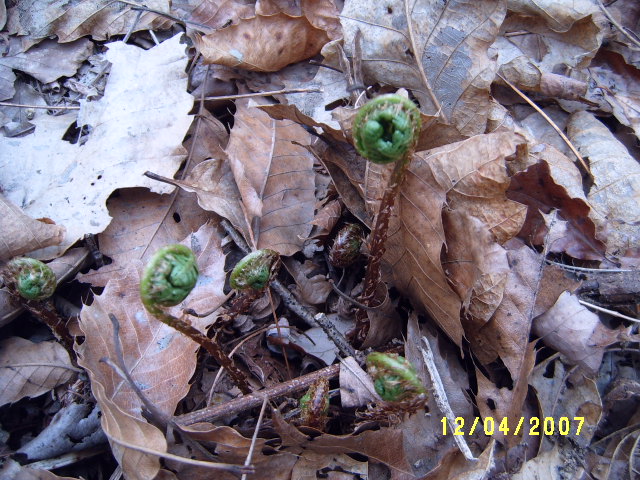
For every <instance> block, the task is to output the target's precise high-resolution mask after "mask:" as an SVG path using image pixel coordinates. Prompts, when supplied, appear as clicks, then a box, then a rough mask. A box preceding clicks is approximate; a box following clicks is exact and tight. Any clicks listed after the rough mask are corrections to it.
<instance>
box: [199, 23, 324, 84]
mask: <svg viewBox="0 0 640 480" xmlns="http://www.w3.org/2000/svg"><path fill="white" fill-rule="evenodd" d="M328 41H329V37H328V35H327V32H326V31H324V30H321V29H319V28H316V27H314V26H313V25H312V24H311V23H310V22H309V20H308V19H307V18H305V17H292V16H289V15H286V14H284V13H279V14H276V15H270V16H262V15H256V16H255V17H253V18H249V19H241V20H240V21H239V22H238V24H237V25H231V26H230V27H227V28H223V29H221V30H217V31H216V32H214V33H210V34H207V35H203V36H195V38H194V44H195V46H196V48H197V49H198V50H199V51H200V53H201V54H202V55H203V57H204V61H205V63H206V64H210V63H217V64H221V65H227V66H230V67H239V68H244V69H246V70H255V71H260V72H274V71H277V70H280V69H281V68H283V67H285V66H287V65H289V64H290V63H295V62H299V61H300V60H304V59H306V58H309V57H312V56H314V55H316V54H317V53H319V52H320V49H321V48H322V46H323V45H324V44H325V43H327V42H328Z"/></svg>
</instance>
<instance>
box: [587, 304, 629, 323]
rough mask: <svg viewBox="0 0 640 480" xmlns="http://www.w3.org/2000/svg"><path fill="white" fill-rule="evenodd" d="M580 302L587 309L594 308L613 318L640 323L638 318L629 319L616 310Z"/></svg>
mask: <svg viewBox="0 0 640 480" xmlns="http://www.w3.org/2000/svg"><path fill="white" fill-rule="evenodd" d="M578 301H579V302H580V304H581V305H584V306H585V307H587V308H593V309H594V310H597V311H599V312H603V313H607V314H609V315H611V316H613V317H618V318H622V319H624V320H629V321H630V322H636V323H640V320H638V319H637V318H633V317H628V316H626V315H623V314H622V313H618V312H616V311H615V310H609V309H606V308H602V307H599V306H598V305H594V304H593V303H589V302H585V301H584V300H578Z"/></svg>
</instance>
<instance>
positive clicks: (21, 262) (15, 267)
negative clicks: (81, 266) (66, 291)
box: [5, 257, 57, 300]
mask: <svg viewBox="0 0 640 480" xmlns="http://www.w3.org/2000/svg"><path fill="white" fill-rule="evenodd" d="M5 281H6V282H7V283H9V284H11V285H13V286H14V288H15V290H16V292H18V293H19V294H20V296H21V297H22V298H24V299H25V300H45V299H47V298H49V297H50V296H51V295H53V292H55V290H56V286H57V282H56V275H55V274H54V273H53V270H51V268H50V267H49V266H48V265H46V264H44V263H42V262H41V261H40V260H36V259H34V258H27V257H24V258H14V259H13V260H11V261H10V262H9V263H8V264H7V267H6V275H5Z"/></svg>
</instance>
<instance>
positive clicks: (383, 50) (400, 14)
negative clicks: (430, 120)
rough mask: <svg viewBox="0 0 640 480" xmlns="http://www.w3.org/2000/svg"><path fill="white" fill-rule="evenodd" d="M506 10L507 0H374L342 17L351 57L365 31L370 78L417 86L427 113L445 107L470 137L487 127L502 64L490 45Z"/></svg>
mask: <svg viewBox="0 0 640 480" xmlns="http://www.w3.org/2000/svg"><path fill="white" fill-rule="evenodd" d="M405 8H406V9H407V10H408V11H409V16H410V17H411V24H412V31H413V35H410V34H409V29H408V25H407V19H406V17H405V11H406V10H405ZM505 13H506V2H505V1H495V0H481V1H476V2H463V1H449V2H446V3H438V2H427V1H417V2H406V1H403V0H394V1H391V2H384V3H379V4H376V5H375V7H373V8H372V6H371V5H370V2H366V1H363V0H349V1H347V2H345V7H344V9H343V11H342V15H341V17H340V19H341V21H342V26H343V29H344V37H345V50H346V51H347V54H348V55H349V56H350V57H352V56H353V55H354V51H353V45H354V38H355V35H356V32H357V31H358V30H360V31H361V32H362V67H363V73H364V75H365V80H367V81H368V82H369V83H373V82H378V83H382V84H387V85H393V86H396V87H404V88H407V89H409V90H412V91H413V93H414V94H415V95H416V96H417V97H418V99H419V101H420V105H421V108H422V110H423V111H424V112H425V113H429V114H431V115H435V114H438V113H441V114H442V116H443V117H444V118H445V119H447V123H450V124H452V125H454V126H456V127H457V129H458V130H459V131H460V133H462V134H464V135H468V136H470V135H474V134H479V133H483V132H484V131H485V125H486V122H487V118H488V113H489V109H490V95H489V86H490V85H491V82H492V81H493V78H494V75H495V72H496V68H497V67H496V63H495V61H494V60H492V59H490V58H489V56H488V54H487V51H488V49H489V47H490V45H491V43H492V42H493V41H494V39H495V38H496V35H497V34H498V29H499V26H500V24H501V23H502V20H503V19H504V16H505ZM412 52H413V53H412ZM416 60H417V61H418V62H420V68H419V67H418V65H416ZM421 70H422V72H424V75H423V73H422V72H421ZM425 78H426V81H425ZM427 83H428V85H427ZM429 91H431V92H433V94H434V95H435V97H436V98H437V100H438V103H439V104H440V105H439V106H438V105H434V102H433V100H432V98H431V96H430V95H429V93H428V92H429ZM440 108H441V110H440Z"/></svg>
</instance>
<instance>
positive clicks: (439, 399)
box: [420, 337, 477, 460]
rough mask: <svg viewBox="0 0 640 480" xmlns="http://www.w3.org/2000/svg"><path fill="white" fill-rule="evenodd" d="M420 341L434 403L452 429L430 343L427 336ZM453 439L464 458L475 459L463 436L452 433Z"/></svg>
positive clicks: (454, 421) (453, 425)
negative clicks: (422, 344) (431, 386)
mask: <svg viewBox="0 0 640 480" xmlns="http://www.w3.org/2000/svg"><path fill="white" fill-rule="evenodd" d="M422 343H424V347H425V348H420V351H421V352H422V358H423V359H424V363H425V364H426V366H427V370H428V372H429V376H430V377H431V382H432V383H433V399H434V400H435V401H436V405H438V408H439V409H440V411H441V412H442V413H444V415H445V417H447V421H448V422H449V426H450V427H451V428H452V429H455V428H456V416H455V414H454V413H453V410H452V409H451V406H450V405H449V400H448V399H447V393H446V392H445V390H444V385H443V384H442V379H441V378H440V373H438V369H437V368H436V362H435V361H434V359H433V352H432V351H431V345H429V340H427V337H422ZM453 439H454V440H455V442H456V444H457V445H458V448H459V449H460V451H461V452H462V454H463V455H464V458H466V459H467V460H477V458H475V457H474V456H473V453H472V452H471V449H470V448H469V445H467V442H466V441H465V440H464V437H463V436H461V435H454V436H453Z"/></svg>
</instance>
